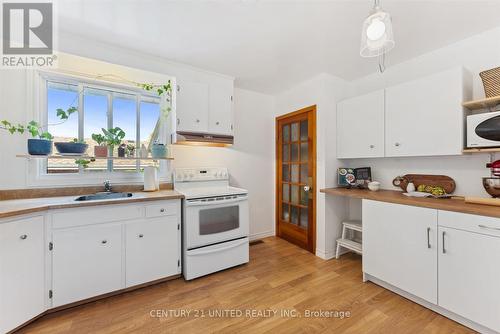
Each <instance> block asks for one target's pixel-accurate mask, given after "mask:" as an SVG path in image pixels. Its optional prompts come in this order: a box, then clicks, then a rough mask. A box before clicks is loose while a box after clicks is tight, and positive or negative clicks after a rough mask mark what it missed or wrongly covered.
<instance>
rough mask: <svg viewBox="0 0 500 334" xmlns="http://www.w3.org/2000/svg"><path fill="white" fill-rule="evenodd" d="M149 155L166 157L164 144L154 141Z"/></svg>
mask: <svg viewBox="0 0 500 334" xmlns="http://www.w3.org/2000/svg"><path fill="white" fill-rule="evenodd" d="M151 157H152V158H166V157H167V147H166V146H165V145H164V144H161V143H158V142H155V143H154V144H153V145H151Z"/></svg>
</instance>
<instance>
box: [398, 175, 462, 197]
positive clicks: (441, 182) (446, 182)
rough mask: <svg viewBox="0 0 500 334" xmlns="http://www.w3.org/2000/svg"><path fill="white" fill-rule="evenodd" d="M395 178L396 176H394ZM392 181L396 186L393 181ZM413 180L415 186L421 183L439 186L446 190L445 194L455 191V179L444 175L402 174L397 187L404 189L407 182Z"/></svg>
mask: <svg viewBox="0 0 500 334" xmlns="http://www.w3.org/2000/svg"><path fill="white" fill-rule="evenodd" d="M396 179H397V178H396ZM396 179H394V181H392V183H393V184H394V185H395V186H396V187H398V185H396V184H395V183H394V182H395V181H396ZM410 182H413V184H415V188H417V187H418V186H419V185H421V184H425V185H427V186H441V187H443V189H444V190H445V191H446V193H447V194H452V193H453V192H454V191H455V188H456V184H455V181H454V180H453V179H452V178H451V177H449V176H446V175H427V174H406V175H403V180H401V183H400V184H399V187H400V188H401V189H403V191H406V186H407V185H408V183H410Z"/></svg>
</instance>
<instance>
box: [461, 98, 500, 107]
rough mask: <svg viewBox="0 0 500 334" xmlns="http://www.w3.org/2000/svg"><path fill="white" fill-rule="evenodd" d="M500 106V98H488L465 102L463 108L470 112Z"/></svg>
mask: <svg viewBox="0 0 500 334" xmlns="http://www.w3.org/2000/svg"><path fill="white" fill-rule="evenodd" d="M498 105H500V96H494V97H488V98H485V99H481V100H475V101H467V102H463V103H462V106H463V107H465V108H467V109H469V110H479V109H488V108H494V107H496V106H498Z"/></svg>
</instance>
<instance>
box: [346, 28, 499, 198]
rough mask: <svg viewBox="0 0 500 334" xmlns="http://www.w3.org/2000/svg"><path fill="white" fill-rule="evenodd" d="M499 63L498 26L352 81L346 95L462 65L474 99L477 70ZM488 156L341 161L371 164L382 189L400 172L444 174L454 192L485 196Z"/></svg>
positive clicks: (479, 89)
mask: <svg viewBox="0 0 500 334" xmlns="http://www.w3.org/2000/svg"><path fill="white" fill-rule="evenodd" d="M388 57H390V54H389V55H388ZM499 65H500V27H499V28H497V29H494V30H490V31H487V32H484V33H481V34H479V35H475V36H472V37H470V38H467V39H465V40H462V41H459V42H457V43H454V44H451V45H448V46H446V47H443V48H440V49H437V50H434V51H432V52H429V53H426V54H424V55H422V56H419V57H417V58H414V59H411V60H408V61H406V62H403V63H400V64H398V65H395V66H392V67H389V68H387V70H386V71H385V72H384V73H383V74H380V73H376V74H372V75H369V76H367V77H364V78H361V79H358V80H355V81H352V82H350V95H352V96H354V95H361V94H363V93H366V92H369V91H373V90H377V89H381V88H384V87H389V86H392V85H395V84H398V83H401V82H405V81H410V80H412V79H415V78H418V77H422V76H426V75H429V74H432V73H436V72H439V71H443V70H446V69H449V68H452V67H456V66H463V67H465V68H466V69H467V70H469V71H470V72H471V73H472V74H473V77H474V80H473V96H474V98H484V90H483V86H482V82H481V79H480V77H479V72H481V71H484V70H486V69H490V68H493V67H496V66H499ZM457 112H458V111H457ZM443 135H446V134H443ZM490 159H491V157H490V155H489V154H474V155H463V156H449V157H418V158H380V159H352V160H345V161H344V163H345V165H347V166H352V167H361V166H371V167H372V173H373V177H374V179H376V180H378V181H380V182H382V187H383V188H386V189H395V188H393V186H392V179H393V178H394V177H396V176H398V175H401V174H407V173H418V174H427V173H428V174H444V175H449V176H450V177H452V178H453V179H455V181H456V183H457V189H456V193H457V194H462V195H473V196H487V193H486V192H485V191H484V190H483V187H482V184H481V177H483V176H489V171H488V169H486V166H485V165H486V163H487V162H489V161H490Z"/></svg>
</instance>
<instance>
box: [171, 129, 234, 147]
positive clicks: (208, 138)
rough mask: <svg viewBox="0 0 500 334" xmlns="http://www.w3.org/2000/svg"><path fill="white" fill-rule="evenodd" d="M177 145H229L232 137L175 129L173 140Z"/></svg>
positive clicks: (231, 143)
mask: <svg viewBox="0 0 500 334" xmlns="http://www.w3.org/2000/svg"><path fill="white" fill-rule="evenodd" d="M172 142H173V143H175V144H177V145H198V146H231V145H233V142H234V137H233V136H229V135H219V134H213V133H205V132H188V131H177V132H176V133H175V140H173V141H172Z"/></svg>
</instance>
